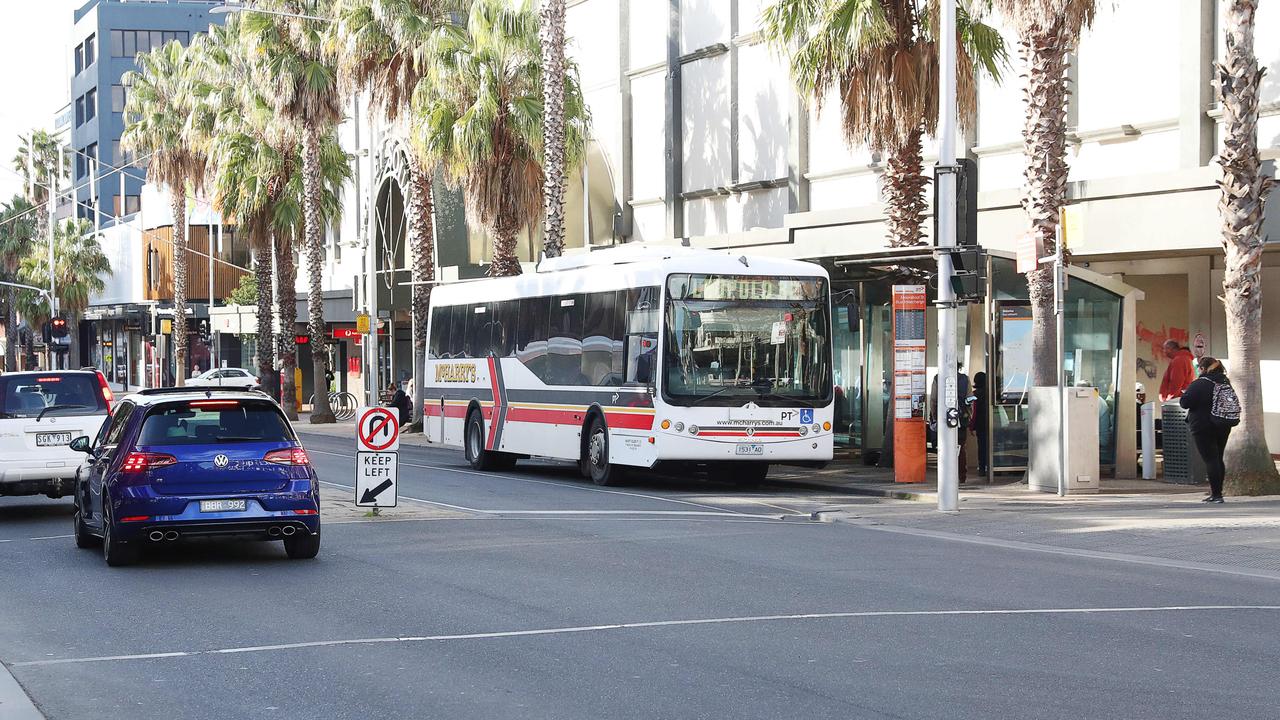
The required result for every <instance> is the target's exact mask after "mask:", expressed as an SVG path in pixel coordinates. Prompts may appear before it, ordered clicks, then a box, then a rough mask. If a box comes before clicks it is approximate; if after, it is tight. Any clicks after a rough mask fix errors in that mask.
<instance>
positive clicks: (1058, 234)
mask: <svg viewBox="0 0 1280 720" xmlns="http://www.w3.org/2000/svg"><path fill="white" fill-rule="evenodd" d="M1062 239H1063V237H1062V217H1061V216H1060V217H1059V218H1058V227H1057V229H1056V231H1055V237H1054V245H1055V248H1054V251H1053V315H1054V323H1055V325H1056V327H1055V328H1054V332H1055V334H1057V336H1058V337H1057V348H1058V357H1057V359H1056V360H1055V362H1056V363H1057V365H1058V497H1065V496H1066V494H1067V437H1068V435H1067V369H1066V365H1065V364H1064V362H1063V357H1062V354H1063V348H1064V344H1065V339H1064V338H1063V336H1062V335H1063V325H1064V324H1065V323H1064V314H1065V313H1064V312H1063V310H1064V309H1065V308H1064V307H1063V306H1064V305H1065V301H1066V282H1067V278H1066V273H1065V272H1064V271H1065V270H1066V265H1065V264H1064V263H1063V258H1062Z"/></svg>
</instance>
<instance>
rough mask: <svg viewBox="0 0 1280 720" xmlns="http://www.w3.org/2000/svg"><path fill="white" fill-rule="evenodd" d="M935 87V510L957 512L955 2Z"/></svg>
mask: <svg viewBox="0 0 1280 720" xmlns="http://www.w3.org/2000/svg"><path fill="white" fill-rule="evenodd" d="M941 26H942V31H941V38H940V42H939V57H938V59H939V64H940V66H941V67H940V71H941V73H940V75H941V77H940V79H939V83H938V94H939V105H940V106H941V117H940V118H939V122H938V174H937V182H938V193H937V198H938V207H936V208H934V212H935V213H937V217H938V237H937V238H936V242H937V246H938V375H939V376H940V377H939V380H938V388H939V390H940V392H939V393H938V395H939V396H940V397H937V398H934V402H936V403H938V404H939V407H938V410H937V417H938V440H937V450H938V510H940V511H943V512H955V511H956V510H958V509H959V508H960V479H959V478H960V475H959V462H960V453H959V442H958V435H959V427H958V425H959V418H960V415H959V407H960V406H959V404H958V401H959V400H960V398H958V397H957V394H958V392H959V389H958V387H957V386H958V384H959V378H958V377H957V367H956V308H955V291H954V290H953V289H952V287H951V277H952V274H953V271H954V268H953V265H952V262H951V252H952V250H953V249H954V248H955V246H956V171H957V170H958V168H957V167H956V0H944V2H943V3H942V23H941Z"/></svg>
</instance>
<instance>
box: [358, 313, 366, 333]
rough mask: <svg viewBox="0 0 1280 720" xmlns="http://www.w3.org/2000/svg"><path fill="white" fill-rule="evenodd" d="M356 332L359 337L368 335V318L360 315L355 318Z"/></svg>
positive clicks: (362, 314)
mask: <svg viewBox="0 0 1280 720" xmlns="http://www.w3.org/2000/svg"><path fill="white" fill-rule="evenodd" d="M356 332H358V333H360V334H361V335H368V334H369V316H368V315H365V314H364V313H361V314H359V315H357V316H356Z"/></svg>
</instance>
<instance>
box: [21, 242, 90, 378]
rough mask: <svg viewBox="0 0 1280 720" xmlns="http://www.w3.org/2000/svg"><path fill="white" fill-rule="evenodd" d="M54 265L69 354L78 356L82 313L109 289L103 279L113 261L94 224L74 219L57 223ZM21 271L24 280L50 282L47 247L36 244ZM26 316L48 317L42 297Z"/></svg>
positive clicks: (30, 306) (30, 305) (43, 318)
mask: <svg viewBox="0 0 1280 720" xmlns="http://www.w3.org/2000/svg"><path fill="white" fill-rule="evenodd" d="M53 267H54V273H53V276H54V280H56V288H55V289H56V292H57V297H58V308H59V312H61V313H62V314H63V315H64V316H66V318H67V326H68V328H67V329H68V330H69V331H70V337H71V347H70V356H71V357H73V358H75V357H79V356H80V338H79V336H80V333H79V332H77V330H78V327H79V324H80V316H81V315H83V314H84V310H85V308H87V307H89V300H90V298H91V297H92V296H93V295H94V294H95V293H100V292H102V291H103V290H104V289H105V288H106V286H107V285H106V282H105V281H104V280H103V278H104V277H105V276H106V275H109V274H110V273H111V263H110V262H109V261H108V260H107V256H106V255H104V254H103V253H102V246H101V241H100V238H99V237H98V236H97V235H95V234H94V232H93V223H91V222H89V221H88V220H85V219H82V218H74V219H68V220H66V221H64V222H63V223H62V224H61V225H58V226H57V228H56V231H55V232H54V236H53ZM18 274H19V277H20V278H22V279H21V282H23V283H26V284H28V285H35V286H37V287H39V286H41V285H44V284H45V283H47V282H49V253H48V248H47V247H44V246H38V245H33V246H32V247H31V251H30V252H29V253H28V254H27V255H26V257H24V258H22V260H21V263H20V267H19V271H18ZM28 292H29V291H28ZM32 295H34V294H33V293H32ZM33 300H34V298H33ZM28 311H29V312H30V314H28ZM23 315H24V316H26V317H27V318H28V321H30V322H32V323H33V324H34V323H35V322H37V320H38V322H41V323H43V322H44V321H46V320H48V319H49V312H48V305H47V303H46V302H45V301H44V300H43V299H39V300H35V302H31V303H30V304H29V305H28V306H27V308H26V309H25V310H24V312H23Z"/></svg>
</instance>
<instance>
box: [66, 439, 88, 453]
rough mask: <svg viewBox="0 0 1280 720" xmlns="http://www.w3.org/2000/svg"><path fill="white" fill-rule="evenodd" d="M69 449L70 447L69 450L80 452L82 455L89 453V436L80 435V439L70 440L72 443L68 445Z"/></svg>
mask: <svg viewBox="0 0 1280 720" xmlns="http://www.w3.org/2000/svg"><path fill="white" fill-rule="evenodd" d="M70 447H71V449H72V450H75V451H76V452H82V453H89V452H91V450H90V448H89V436H88V435H81V436H80V437H78V438H76V439H75V440H72V441H71V445H70Z"/></svg>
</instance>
